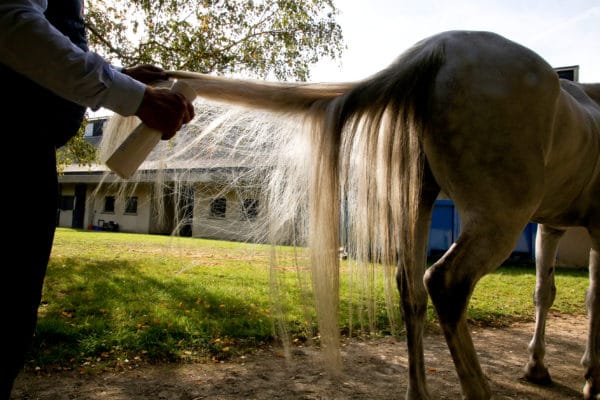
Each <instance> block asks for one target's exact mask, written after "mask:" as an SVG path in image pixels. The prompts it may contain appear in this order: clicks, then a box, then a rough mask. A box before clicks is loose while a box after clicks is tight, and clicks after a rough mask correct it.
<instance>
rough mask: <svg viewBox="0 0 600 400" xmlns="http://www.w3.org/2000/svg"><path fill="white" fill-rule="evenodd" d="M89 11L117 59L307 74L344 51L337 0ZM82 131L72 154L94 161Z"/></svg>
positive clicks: (91, 27)
mask: <svg viewBox="0 0 600 400" xmlns="http://www.w3.org/2000/svg"><path fill="white" fill-rule="evenodd" d="M85 13H86V15H85V18H86V24H87V28H88V40H89V42H90V47H91V49H92V50H94V51H96V52H97V53H99V54H101V55H102V56H104V57H105V58H106V59H108V60H110V61H111V62H113V63H115V64H116V65H123V66H133V65H138V64H142V63H151V64H155V65H159V66H161V67H163V68H165V69H171V70H188V71H195V72H203V73H215V74H225V75H232V76H233V75H238V76H251V77H256V78H263V79H277V80H298V81H307V80H309V79H310V67H311V66H312V65H313V64H315V63H316V62H317V61H319V60H322V59H331V60H337V59H339V58H340V56H341V53H342V51H343V50H344V45H343V36H342V30H341V27H340V26H339V24H338V23H337V22H336V19H335V18H336V17H337V15H338V10H337V8H336V7H335V5H334V4H333V0H129V1H122V0H87V2H86V8H85ZM81 138H82V132H80V134H79V135H78V138H76V139H74V140H72V141H70V142H69V143H68V144H67V146H66V147H65V149H62V150H61V151H66V152H68V153H69V152H71V150H73V154H71V155H67V157H66V158H64V159H65V160H77V162H79V163H86V162H91V161H94V160H93V157H92V158H86V156H85V155H86V154H87V153H88V152H87V150H85V146H84V145H82V143H81V140H82V139H81ZM77 155H78V156H77ZM59 156H61V157H62V156H63V155H61V154H59ZM82 156H83V158H81V157H82Z"/></svg>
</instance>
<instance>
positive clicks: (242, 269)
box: [28, 228, 588, 370]
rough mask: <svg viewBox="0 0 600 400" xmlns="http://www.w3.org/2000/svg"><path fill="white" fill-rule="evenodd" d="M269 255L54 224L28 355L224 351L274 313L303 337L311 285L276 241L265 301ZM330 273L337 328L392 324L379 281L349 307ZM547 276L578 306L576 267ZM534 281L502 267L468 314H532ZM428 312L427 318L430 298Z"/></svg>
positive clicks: (568, 306) (126, 359) (68, 360)
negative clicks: (363, 301) (368, 297)
mask: <svg viewBox="0 0 600 400" xmlns="http://www.w3.org/2000/svg"><path fill="white" fill-rule="evenodd" d="M272 257H273V253H272V249H271V247H270V246H264V245H256V244H244V243H234V242H225V241H211V240H204V239H193V238H172V237H168V236H159V235H140V234H126V233H113V232H98V231H80V230H73V229H65V228H59V229H58V230H57V233H56V239H55V245H54V248H53V253H52V257H51V261H50V265H49V268H48V274H47V278H46V283H45V287H44V295H43V299H42V306H41V308H40V317H39V322H38V330H37V336H36V341H35V346H34V349H33V351H32V353H31V357H30V359H31V360H30V362H29V363H28V366H35V367H49V368H50V367H51V368H55V367H60V368H83V369H90V370H93V369H101V368H114V367H116V366H124V365H126V364H128V363H129V364H131V363H143V362H164V361H180V360H211V359H213V360H218V359H224V358H227V357H230V356H231V355H234V354H239V353H241V352H244V351H247V350H250V349H253V348H255V347H257V346H262V345H264V344H265V343H269V342H271V341H273V340H274V339H275V336H276V335H275V333H276V332H278V331H277V329H275V326H276V324H277V322H278V321H280V319H278V318H277V316H279V315H283V316H284V317H283V318H284V321H283V322H284V324H283V325H284V326H286V327H287V330H288V333H289V336H290V339H291V340H306V339H309V338H311V337H313V336H314V335H315V332H316V328H315V326H314V322H313V321H314V320H315V319H314V309H313V308H312V307H311V304H310V299H311V293H310V290H309V289H307V288H309V287H310V284H309V283H307V282H304V281H303V280H301V279H299V278H298V277H299V274H298V271H304V270H305V267H306V262H305V260H304V257H303V255H302V254H301V252H299V251H296V250H295V249H293V248H289V247H280V248H279V249H278V252H277V257H276V261H277V265H278V273H277V274H275V276H276V280H277V282H278V284H279V288H278V293H279V297H280V302H276V303H274V302H273V300H272V296H271V294H272V291H271V285H270V283H269V282H270V272H269V265H270V260H271V259H272ZM342 268H343V269H344V270H346V269H347V264H346V263H345V262H344V263H343V264H342ZM300 275H303V273H302V272H301V273H300ZM341 276H342V292H341V309H342V315H340V324H341V325H342V326H346V327H347V329H344V332H353V333H354V334H360V332H364V331H365V326H369V327H370V328H371V332H376V333H377V334H389V333H390V332H393V330H392V331H391V330H390V328H389V318H388V317H389V316H388V315H387V312H386V309H385V307H384V304H385V301H384V295H383V290H382V284H380V283H378V286H377V287H376V288H375V290H374V293H375V294H374V296H375V303H376V307H375V308H374V309H369V308H368V307H367V308H364V309H363V308H360V307H359V308H356V307H354V308H352V307H350V304H352V303H353V302H354V297H353V296H351V295H350V292H351V290H350V289H349V288H348V285H347V282H346V281H347V277H348V276H349V274H345V273H344V271H342V275H341ZM271 277H272V276H271ZM556 281H557V288H558V294H557V298H556V302H555V304H554V307H553V310H554V311H557V312H561V313H570V314H585V306H584V304H585V290H586V288H587V284H588V276H587V271H584V270H560V269H559V270H558V271H557V277H556ZM299 282H304V283H303V284H302V285H301V284H299ZM534 286H535V271H534V268H533V267H532V266H503V267H501V268H500V269H498V271H496V272H495V273H493V274H491V275H488V276H486V277H484V278H483V279H482V281H481V282H480V284H479V285H478V286H477V289H476V291H475V293H474V294H473V297H472V300H471V303H470V306H469V310H468V312H469V318H470V319H471V320H473V321H475V322H477V323H481V324H495V325H499V324H500V325H501V324H507V323H511V322H513V321H515V320H531V319H532V318H533V315H534V314H533V312H534V309H533V304H532V294H533V289H534ZM275 304H277V306H278V307H281V309H282V310H283V313H282V314H281V313H278V312H275V311H274V310H275ZM349 310H353V311H352V312H351V314H352V318H351V319H350V318H349V312H350V311H349ZM394 312H395V313H397V310H396V311H394ZM394 317H395V318H396V319H398V318H399V317H398V315H395V316H394ZM365 320H367V322H365ZM429 320H430V322H432V323H434V322H435V314H434V312H433V310H432V309H431V308H430V311H429ZM348 321H351V322H348ZM396 333H399V334H401V332H396Z"/></svg>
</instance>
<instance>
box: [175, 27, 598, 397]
mask: <svg viewBox="0 0 600 400" xmlns="http://www.w3.org/2000/svg"><path fill="white" fill-rule="evenodd" d="M169 74H170V76H171V78H172V79H177V80H184V81H186V83H188V84H189V85H191V86H192V87H193V88H194V90H195V91H196V92H197V95H198V96H200V97H202V98H204V99H208V100H211V101H217V102H222V103H226V104H235V105H238V106H242V107H246V108H250V109H258V110H265V111H268V112H273V113H278V114H280V115H284V116H286V115H287V116H300V117H301V118H302V121H303V122H304V126H305V127H306V128H307V131H306V132H307V134H306V135H307V136H306V138H307V141H308V142H309V143H310V162H309V163H308V164H307V165H308V167H307V168H309V169H310V170H309V171H308V172H307V174H308V179H307V186H306V187H304V188H303V190H304V191H306V192H307V193H308V198H309V199H308V202H309V206H308V212H309V217H308V218H309V224H308V225H309V229H310V232H309V239H308V244H309V248H310V249H311V263H312V265H313V268H312V271H313V274H315V278H314V282H315V283H314V289H315V296H316V306H317V318H318V324H319V328H320V330H321V335H322V336H323V343H324V345H325V347H326V348H327V347H328V348H330V349H335V348H336V345H337V344H336V342H337V340H338V335H339V329H338V327H337V321H336V318H335V313H336V312H337V309H338V300H337V293H338V286H339V257H338V248H339V238H340V218H341V214H342V212H341V211H342V204H344V207H345V208H344V212H345V213H348V215H349V217H348V218H349V220H348V221H349V222H348V227H349V231H351V234H350V236H349V239H348V243H349V246H350V248H351V249H352V250H351V251H349V254H351V255H352V256H356V257H358V258H361V257H362V258H365V257H369V256H372V255H373V254H374V253H375V254H377V259H378V260H380V261H381V262H382V263H384V264H386V265H392V266H393V268H394V269H395V278H394V279H395V284H396V288H397V290H398V293H399V296H400V297H399V298H400V301H399V302H400V305H399V306H400V311H401V314H402V317H403V321H404V325H405V329H406V336H407V350H408V359H409V369H408V378H409V379H408V382H409V383H408V386H407V388H406V399H410V400H425V399H430V395H429V392H428V389H427V384H426V376H425V360H424V354H423V334H424V325H425V318H426V309H427V303H428V299H431V302H432V304H433V306H434V308H435V311H436V313H437V316H438V319H439V324H440V326H441V328H442V331H443V334H444V337H445V340H446V343H447V346H448V348H449V350H450V353H451V356H452V359H453V362H454V365H455V369H456V372H457V375H458V379H459V381H460V386H461V391H462V394H463V397H464V398H465V399H469V400H475V399H489V398H491V397H492V391H491V388H490V386H489V384H488V381H487V379H486V376H485V375H484V373H483V371H482V368H481V366H480V363H479V360H478V357H477V354H476V350H475V347H474V345H473V341H472V338H471V336H470V333H469V327H468V323H467V318H466V310H467V306H468V303H469V299H470V296H471V294H472V293H473V290H474V288H475V286H476V284H477V282H478V281H479V280H480V279H481V278H482V277H483V276H485V275H486V274H489V273H490V272H492V271H494V270H495V269H496V268H497V267H498V266H499V265H500V264H501V263H502V262H503V261H504V260H506V259H507V257H508V256H509V255H510V253H511V252H512V250H513V249H514V247H515V245H516V243H517V241H518V238H519V236H520V234H521V233H522V231H523V229H524V228H525V226H526V225H527V224H528V223H530V222H534V223H537V224H538V232H537V237H536V287H535V292H534V301H535V309H536V311H535V332H534V335H533V338H532V340H531V343H530V344H529V346H528V352H529V359H528V361H527V362H526V365H525V367H524V370H525V377H526V378H527V379H529V380H531V381H533V382H537V383H548V382H550V381H551V377H550V374H549V371H548V368H547V366H546V365H545V364H544V355H545V345H544V340H545V336H544V335H545V329H544V328H545V323H546V319H547V316H548V310H549V308H550V307H551V305H552V303H553V301H554V297H555V292H556V287H555V283H554V268H555V265H554V262H555V261H554V260H555V258H556V257H555V256H556V252H557V245H558V242H559V239H560V237H561V236H562V234H563V233H564V232H565V230H566V229H567V228H569V227H576V226H577V227H585V228H586V229H587V231H588V233H589V235H590V238H591V242H592V246H591V251H590V259H589V277H590V283H589V290H588V292H587V299H586V300H587V309H588V317H589V332H588V338H587V345H586V351H585V354H584V355H583V358H582V361H581V363H582V365H583V367H584V368H585V375H584V380H585V384H584V386H583V390H582V395H583V398H584V399H586V400H590V399H598V398H600V84H583V83H575V82H570V81H566V80H562V79H560V78H559V77H558V75H557V73H556V71H555V70H554V69H553V68H552V67H551V66H550V65H549V64H548V63H547V62H546V61H545V60H544V59H543V58H542V57H541V56H540V55H538V54H536V53H535V52H534V51H532V50H530V49H528V48H526V47H524V46H522V45H520V44H518V43H515V42H513V41H511V40H509V39H507V38H505V37H502V36H500V35H498V34H496V33H493V32H487V31H459V30H456V31H446V32H441V33H438V34H435V35H433V36H430V37H428V38H426V39H424V40H421V41H419V42H418V43H416V44H415V45H414V46H412V47H411V48H409V49H408V50H406V51H405V52H403V53H402V54H401V55H400V56H399V57H398V58H397V59H396V60H395V61H394V62H393V63H391V64H390V65H389V66H388V67H387V68H385V69H383V70H381V71H380V72H378V73H375V74H373V75H372V76H370V77H368V78H366V79H364V80H360V81H357V82H346V83H291V82H269V81H262V80H254V79H236V78H228V77H222V76H215V75H209V74H201V73H195V72H189V71H169ZM440 193H444V194H446V195H447V196H448V197H449V198H451V199H452V200H453V201H454V203H455V205H456V208H457V211H458V213H459V215H460V218H461V221H462V222H461V232H460V234H459V236H458V238H457V240H456V242H455V243H453V244H452V245H451V247H450V248H449V249H448V251H447V252H445V254H443V255H442V256H441V258H439V259H438V260H437V261H436V262H435V263H434V264H433V265H431V266H430V267H427V257H426V256H427V254H426V253H427V241H428V232H429V227H430V221H431V217H432V210H433V206H434V202H435V200H436V198H437V197H438V196H439V194H440ZM333 358H334V363H335V362H339V358H337V361H335V360H336V358H335V356H333Z"/></svg>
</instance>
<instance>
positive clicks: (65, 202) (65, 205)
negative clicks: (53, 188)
mask: <svg viewBox="0 0 600 400" xmlns="http://www.w3.org/2000/svg"><path fill="white" fill-rule="evenodd" d="M74 206H75V196H60V202H59V203H58V208H60V209H61V210H63V211H68V210H72V209H73V207H74Z"/></svg>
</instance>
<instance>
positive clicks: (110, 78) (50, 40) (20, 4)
mask: <svg viewBox="0 0 600 400" xmlns="http://www.w3.org/2000/svg"><path fill="white" fill-rule="evenodd" d="M0 79H1V80H0V82H1V83H0V104H2V105H1V106H0V116H1V119H0V122H1V124H0V137H1V140H2V145H3V146H2V148H3V150H4V151H5V152H6V153H5V157H2V170H3V171H4V177H5V178H4V182H5V183H6V184H7V186H5V190H4V211H5V212H4V218H3V222H4V226H5V229H6V231H5V232H4V233H5V234H4V235H3V239H2V256H3V260H4V261H3V263H2V266H1V267H0V282H1V284H0V293H1V294H0V316H1V320H2V322H1V324H2V327H3V329H2V335H3V339H2V340H1V341H0V343H1V344H0V360H1V361H0V363H1V371H0V373H1V376H0V379H1V381H0V399H2V400H4V399H9V398H10V393H11V391H12V387H13V384H14V381H15V379H16V377H17V376H18V374H19V373H20V371H21V370H22V369H23V366H24V364H25V357H26V356H27V354H28V351H29V350H30V347H31V343H32V341H33V338H34V332H35V327H36V324H37V318H38V311H39V307H40V303H41V297H42V289H43V284H44V279H45V275H46V268H47V264H48V262H49V259H50V253H51V249H52V244H53V240H54V233H55V229H56V215H57V212H56V211H57V209H58V176H57V169H56V149H57V148H58V147H60V146H62V145H64V144H65V143H66V142H67V141H68V140H69V138H71V137H72V136H73V135H75V134H76V133H77V131H78V129H79V127H80V125H81V123H82V120H83V118H84V115H85V111H86V109H87V108H91V109H94V110H95V109H99V108H101V107H103V108H106V109H109V110H112V111H114V112H116V113H118V114H121V115H124V116H129V115H137V116H138V117H139V118H140V119H141V120H142V121H143V122H144V123H146V124H147V125H148V126H149V127H151V128H155V129H157V130H159V131H161V132H163V137H162V138H163V139H165V140H166V139H169V138H171V137H172V136H173V135H175V133H176V132H177V131H178V130H179V129H180V128H181V126H182V125H183V124H185V123H187V122H189V121H190V120H191V119H192V118H193V117H194V109H193V106H192V104H191V103H190V102H189V101H188V100H186V99H185V97H184V96H183V95H181V94H178V93H175V92H172V91H170V90H168V89H159V88H154V87H152V86H151V85H150V84H151V83H152V82H153V81H157V80H165V79H168V77H167V75H166V73H165V71H164V70H163V69H162V68H160V67H157V66H154V65H149V64H144V65H139V66H135V67H132V68H125V69H122V68H119V67H116V66H113V65H112V64H110V63H109V62H108V61H106V60H105V59H103V58H102V57H101V56H100V55H98V54H96V53H94V52H92V51H89V49H88V47H87V41H86V35H85V25H84V20H83V3H82V0H14V1H12V0H3V1H2V2H1V3H0ZM9 153H11V154H12V155H13V156H12V157H11V156H10V154H9Z"/></svg>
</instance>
